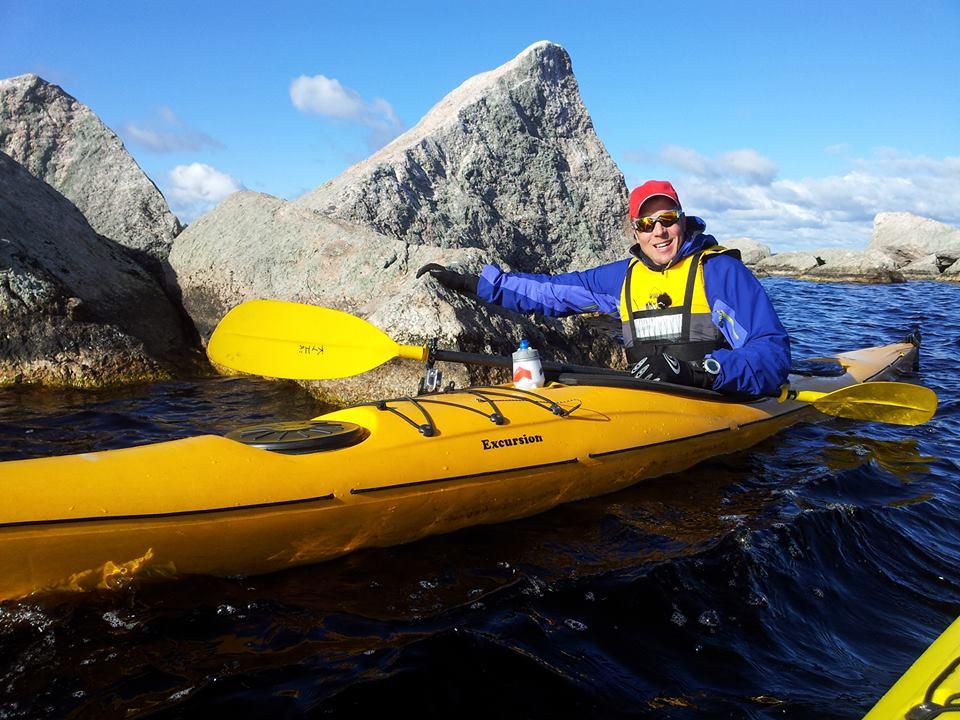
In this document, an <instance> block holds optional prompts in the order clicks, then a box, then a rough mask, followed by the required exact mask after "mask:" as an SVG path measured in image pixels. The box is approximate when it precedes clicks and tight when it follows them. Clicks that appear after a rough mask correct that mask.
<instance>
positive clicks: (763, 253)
mask: <svg viewBox="0 0 960 720" xmlns="http://www.w3.org/2000/svg"><path fill="white" fill-rule="evenodd" d="M720 244H721V245H723V247H725V248H730V249H731V250H739V251H740V259H741V260H743V264H744V265H748V266H751V267H752V266H754V265H756V264H757V263H758V262H760V261H761V260H763V259H765V258H768V257H770V256H771V255H772V253H771V252H770V248H769V247H768V246H766V245H764V244H763V243H761V242H757V241H756V240H754V239H753V238H748V237H736V238H724V240H723V242H721V243H720Z"/></svg>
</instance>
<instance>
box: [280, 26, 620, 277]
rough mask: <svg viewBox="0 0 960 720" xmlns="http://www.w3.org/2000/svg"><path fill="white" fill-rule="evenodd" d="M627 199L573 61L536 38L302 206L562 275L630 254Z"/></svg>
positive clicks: (411, 239)
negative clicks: (585, 100)
mask: <svg viewBox="0 0 960 720" xmlns="http://www.w3.org/2000/svg"><path fill="white" fill-rule="evenodd" d="M626 199H627V198H626V187H625V185H624V180H623V175H622V174H621V173H620V171H619V170H618V169H617V167H616V165H615V164H614V162H613V160H612V159H611V158H610V156H609V154H608V153H607V151H606V149H605V148H604V146H603V144H602V143H601V142H600V139H599V138H598V137H597V134H596V132H595V130H594V127H593V122H592V120H591V119H590V116H589V114H588V113H587V110H586V108H585V107H584V105H583V101H582V100H581V98H580V94H579V89H578V86H577V81H576V78H575V77H574V75H573V69H572V65H571V62H570V57H569V55H568V54H567V52H566V51H565V50H564V49H563V48H561V47H560V46H558V45H555V44H553V43H549V42H539V43H536V44H534V45H532V46H530V47H529V48H527V49H526V50H524V51H523V52H522V53H520V54H519V55H518V56H517V57H516V58H514V59H513V60H511V61H510V62H508V63H506V64H505V65H503V66H501V67H499V68H497V69H495V70H492V71H490V72H486V73H482V74H480V75H476V76H474V77H472V78H470V79H469V80H467V81H466V82H465V83H463V84H462V85H461V86H460V87H458V88H456V89H455V90H454V91H453V92H451V93H450V94H449V95H447V96H446V97H445V98H444V99H443V100H441V101H440V102H439V103H437V105H436V106H435V107H434V108H433V109H432V110H431V111H430V112H429V113H428V114H427V115H426V116H425V117H424V118H423V119H422V120H421V121H420V122H419V123H418V124H417V125H416V126H415V127H413V128H412V129H411V130H409V131H407V132H406V133H404V134H403V135H401V136H400V137H398V138H397V139H395V140H394V141H393V142H391V143H390V144H389V145H387V146H386V147H384V148H383V149H381V150H380V151H378V152H377V153H375V154H374V155H372V156H371V157H369V158H367V159H366V160H364V161H362V162H360V163H358V164H356V165H354V166H353V167H351V168H349V169H347V170H346V171H345V172H344V173H342V174H341V175H340V176H338V177H336V178H334V179H333V180H330V181H329V182H327V183H325V184H324V185H321V186H320V187H319V188H317V189H316V190H314V191H312V192H310V193H307V194H306V195H304V196H302V197H301V198H299V199H298V200H297V203H298V204H301V205H303V206H305V207H308V208H312V209H316V210H319V211H320V212H322V213H324V214H327V215H330V216H331V217H336V218H340V219H343V220H347V221H349V222H352V223H354V224H358V225H363V226H366V227H369V228H371V229H373V230H376V231H377V232H379V233H382V234H384V235H387V236H390V237H394V238H398V239H400V240H402V241H404V242H406V243H408V244H410V245H429V246H434V247H438V248H468V247H473V248H478V249H480V250H482V251H484V253H485V254H486V256H487V257H489V258H492V257H494V256H498V257H500V258H502V259H503V260H505V261H506V262H507V263H509V264H510V265H511V266H513V267H514V268H515V269H517V270H522V271H529V272H551V273H556V272H562V271H566V270H570V269H572V268H573V269H576V268H586V267H591V266H594V265H597V264H600V263H602V262H608V261H612V260H616V259H619V258H620V257H622V254H623V253H624V251H625V249H626V246H627V245H628V244H629V243H628V240H627V238H626V237H625V236H624V230H623V224H622V222H623V217H624V216H625V215H626V209H627V206H626Z"/></svg>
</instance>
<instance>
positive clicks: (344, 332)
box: [207, 300, 426, 380]
mask: <svg viewBox="0 0 960 720" xmlns="http://www.w3.org/2000/svg"><path fill="white" fill-rule="evenodd" d="M207 356H208V357H209V358H210V360H212V361H213V362H215V363H217V364H219V365H223V366H225V367H228V368H231V369H233V370H239V371H241V372H245V373H250V374H251V375H265V376H267V377H276V378H288V379H290V380H326V379H332V378H342V377H350V376H351V375H359V374H360V373H364V372H367V371H368V370H372V369H373V368H375V367H377V366H379V365H382V364H383V363H385V362H387V361H388V360H392V359H394V358H397V357H409V358H414V359H418V360H423V359H425V357H426V348H423V347H416V346H412V345H399V344H397V343H396V342H395V341H393V340H392V339H391V338H390V337H389V336H387V335H386V334H385V333H384V332H383V331H382V330H380V329H379V328H378V327H376V326H375V325H371V324H370V323H368V322H367V321H366V320H361V319H360V318H358V317H354V316H353V315H349V314H347V313H345V312H340V311H339V310H330V309H328V308H322V307H316V306H314V305H303V304H301V303H294V302H286V301H283V300H253V301H251V302H247V303H243V304H242V305H238V306H237V307H235V308H233V309H232V310H231V311H230V312H228V313H227V314H226V315H225V316H224V318H223V319H222V320H221V321H220V324H219V325H217V328H216V329H215V330H214V331H213V335H212V336H211V337H210V342H209V344H208V345H207Z"/></svg>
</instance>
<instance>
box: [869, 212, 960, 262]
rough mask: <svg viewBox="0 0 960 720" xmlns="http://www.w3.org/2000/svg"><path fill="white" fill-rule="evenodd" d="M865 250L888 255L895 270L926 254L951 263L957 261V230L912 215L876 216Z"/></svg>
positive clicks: (959, 232)
mask: <svg viewBox="0 0 960 720" xmlns="http://www.w3.org/2000/svg"><path fill="white" fill-rule="evenodd" d="M867 249H868V250H877V251H879V252H882V253H884V254H885V255H888V256H889V257H891V258H892V259H893V261H894V262H895V263H896V265H897V267H902V266H904V265H908V264H909V263H912V262H914V261H916V260H920V259H922V258H924V257H927V256H929V255H936V256H937V257H939V258H941V262H945V261H948V260H949V263H948V264H952V263H953V262H956V261H957V260H960V228H956V227H953V226H952V225H947V224H946V223H942V222H937V221H936V220H931V219H929V218H925V217H920V216H919V215H914V214H912V213H906V212H897V213H893V212H885V213H879V214H877V216H876V217H875V218H874V220H873V235H872V237H871V239H870V244H869V245H868V247H867Z"/></svg>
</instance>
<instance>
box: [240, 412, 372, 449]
mask: <svg viewBox="0 0 960 720" xmlns="http://www.w3.org/2000/svg"><path fill="white" fill-rule="evenodd" d="M226 437H227V438H229V439H230V440H236V441H237V442H242V443H243V444H244V445H250V446H251V447H255V448H259V449H260V450H272V451H274V452H282V453H291V454H299V453H311V452H318V451H320V450H334V449H336V448H343V447H349V446H350V445H356V444H357V443H358V442H360V441H361V440H363V438H364V437H366V431H365V430H364V429H363V428H362V427H360V426H359V425H355V424H354V423H348V422H328V421H320V422H311V421H309V420H306V421H303V420H298V421H295V422H278V423H269V424H265V425H248V426H247V427H242V428H237V429H236V430H234V431H233V432H229V433H227V435H226Z"/></svg>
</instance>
